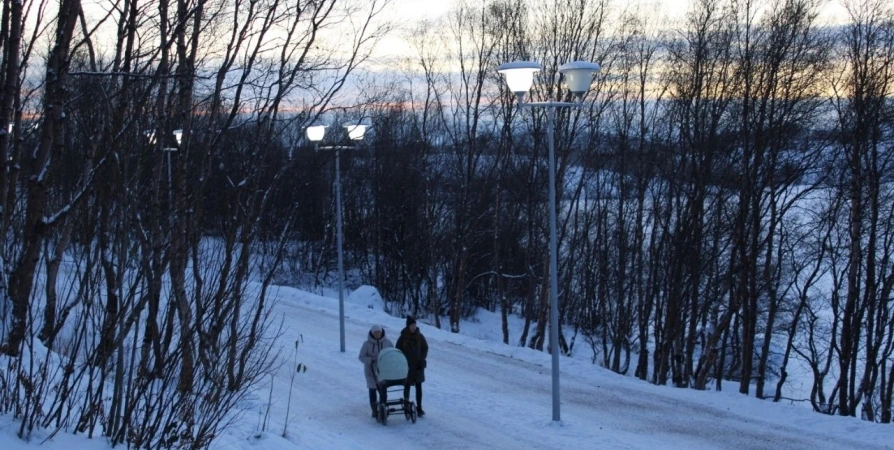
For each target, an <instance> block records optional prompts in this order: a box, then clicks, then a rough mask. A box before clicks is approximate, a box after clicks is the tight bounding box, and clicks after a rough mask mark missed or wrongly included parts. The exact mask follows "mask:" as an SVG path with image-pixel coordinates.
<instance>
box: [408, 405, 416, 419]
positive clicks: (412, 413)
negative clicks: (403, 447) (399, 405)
mask: <svg viewBox="0 0 894 450" xmlns="http://www.w3.org/2000/svg"><path fill="white" fill-rule="evenodd" d="M407 410H408V411H409V415H410V417H409V419H410V421H411V422H413V423H416V404H415V403H413V402H410V404H409V405H408V407H407Z"/></svg>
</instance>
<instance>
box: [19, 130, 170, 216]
mask: <svg viewBox="0 0 894 450" xmlns="http://www.w3.org/2000/svg"><path fill="white" fill-rule="evenodd" d="M10 126H12V125H10ZM145 134H146V137H147V138H149V143H150V144H153V145H154V144H155V132H154V131H146V132H145ZM172 134H173V135H174V139H176V140H177V145H178V146H179V145H180V141H181V139H183V130H180V129H177V130H174V131H173V132H172ZM164 143H165V141H164V140H162V145H164ZM161 151H163V152H165V156H166V157H167V160H168V204H169V205H170V204H171V202H173V201H174V180H173V179H172V178H171V152H176V151H177V147H162V149H161Z"/></svg>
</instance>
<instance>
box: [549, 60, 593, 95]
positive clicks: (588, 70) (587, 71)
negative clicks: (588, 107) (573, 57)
mask: <svg viewBox="0 0 894 450" xmlns="http://www.w3.org/2000/svg"><path fill="white" fill-rule="evenodd" d="M598 70H599V64H596V63H591V62H587V61H572V62H570V63H565V64H562V65H561V66H559V73H561V74H562V75H565V84H566V85H567V86H568V90H569V91H571V93H572V94H574V96H575V97H577V99H578V100H582V99H583V98H584V95H585V94H586V93H587V91H589V90H590V83H592V82H593V74H594V73H596V71H598Z"/></svg>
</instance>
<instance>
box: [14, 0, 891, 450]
mask: <svg viewBox="0 0 894 450" xmlns="http://www.w3.org/2000/svg"><path fill="white" fill-rule="evenodd" d="M824 4H825V3H824V2H821V1H819V0H694V1H693V2H691V4H690V5H689V9H688V10H687V11H686V13H685V15H684V16H683V17H684V18H683V19H681V20H680V21H679V22H673V23H669V22H668V21H666V20H664V18H663V17H661V16H660V15H658V14H656V13H655V12H654V10H652V9H651V8H648V7H644V6H641V5H640V6H637V4H634V3H630V4H625V3H624V2H623V1H609V0H555V1H550V2H545V1H536V0H484V1H471V0H465V1H460V2H457V4H456V6H455V7H454V8H453V9H451V10H450V11H449V12H448V13H447V14H445V15H444V16H443V17H440V18H439V19H438V20H433V21H425V22H419V23H399V20H397V19H396V18H395V15H394V14H393V11H392V9H391V8H392V7H394V5H393V4H392V2H391V1H389V0H290V1H286V0H249V1H245V0H177V1H175V2H171V1H169V0H153V1H139V0H103V1H99V2H92V3H89V4H88V2H82V1H81V0H60V1H59V2H58V3H52V2H47V1H45V0H4V2H3V9H2V21H0V37H2V38H0V51H2V52H0V58H2V60H0V123H8V124H9V126H8V128H7V127H6V126H4V127H3V129H2V130H0V148H3V149H5V151H6V157H4V158H0V159H2V162H0V164H2V168H0V227H2V233H3V234H4V239H3V240H2V241H0V355H2V357H0V413H3V414H11V415H13V416H15V417H16V418H17V419H19V420H20V422H18V423H20V429H19V431H18V432H19V435H20V437H23V438H24V437H25V436H28V435H29V434H30V433H31V432H32V431H33V430H34V429H36V428H45V429H50V430H59V429H62V428H71V429H75V430H76V431H77V432H80V433H84V434H89V435H91V436H92V435H93V434H101V435H102V436H106V437H107V438H108V439H109V442H110V443H111V444H112V445H113V446H114V445H117V444H126V445H128V446H130V447H135V448H205V447H207V445H208V444H209V443H210V441H211V440H212V439H213V438H214V436H215V435H216V434H217V433H218V432H219V430H220V429H221V428H222V427H225V426H226V423H227V420H230V418H229V417H228V415H227V412H228V411H229V410H230V409H231V408H232V406H233V405H234V404H236V403H237V402H239V401H240V399H242V398H244V396H245V395H246V393H247V392H250V391H251V390H252V389H253V388H254V387H256V386H257V384H258V383H259V381H260V380H261V379H262V378H263V377H264V376H265V374H267V373H269V371H270V370H272V368H273V367H274V366H275V365H276V364H277V361H278V358H279V357H280V355H278V354H277V352H276V350H275V349H274V347H273V346H271V345H269V344H270V342H272V340H274V339H275V337H276V335H277V332H278V327H280V326H281V324H280V323H279V322H278V321H277V319H276V317H274V316H273V315H271V313H270V305H269V303H268V302H267V300H268V299H267V294H266V289H267V288H268V287H270V286H274V285H290V284H291V285H294V286H296V287H302V288H315V287H319V286H333V285H335V284H336V282H337V278H338V273H337V271H336V268H337V256H338V252H337V247H336V238H337V236H336V224H335V218H336V202H335V198H336V197H335V186H334V180H335V173H334V164H335V160H334V156H335V153H334V152H329V151H324V150H321V149H320V147H315V146H314V145H313V143H311V142H310V141H309V140H308V139H306V137H305V134H304V133H305V129H306V128H307V127H308V126H310V125H314V124H325V125H327V126H329V132H327V138H326V140H325V141H324V143H325V144H327V145H329V146H346V145H350V146H351V147H353V148H350V149H345V150H342V151H340V152H338V154H339V158H340V159H339V163H340V173H341V177H340V189H341V191H342V208H343V222H344V260H345V261H344V265H345V269H346V271H347V280H346V283H347V288H348V289H356V288H357V287H359V286H360V285H371V286H374V287H375V288H376V289H378V291H379V292H380V293H381V295H382V297H383V298H384V299H386V301H387V302H388V307H389V308H390V309H391V311H392V313H393V314H394V315H403V314H415V315H416V316H417V317H419V318H420V320H425V321H426V322H428V323H431V324H433V325H435V326H437V327H439V328H445V329H449V330H451V331H453V332H460V329H461V326H462V322H463V321H464V320H474V316H475V313H476V311H479V310H481V309H486V310H489V311H493V312H498V313H499V314H501V316H502V317H503V322H502V323H503V328H502V335H503V342H504V343H506V344H507V345H516V346H527V347H531V348H535V349H539V350H543V351H547V352H549V351H550V350H551V349H550V348H549V345H548V344H547V339H546V334H547V331H548V326H547V325H548V320H547V319H548V314H549V285H550V280H549V263H548V262H549V249H548V246H547V242H548V240H549V238H548V237H549V230H548V223H547V217H548V216H549V210H548V208H549V203H548V202H547V191H548V183H549V182H548V177H547V173H548V169H547V158H546V151H547V134H548V130H547V115H546V114H547V113H546V110H543V109H537V108H524V107H520V106H519V105H518V103H517V100H516V96H515V94H514V93H512V92H510V91H509V90H508V88H507V87H506V84H505V81H504V80H503V78H502V76H501V75H500V74H499V73H498V72H497V70H496V68H497V66H499V65H500V64H502V63H504V62H509V61H517V60H523V61H537V62H540V63H541V64H542V65H543V70H542V71H541V72H540V73H539V74H537V76H536V77H535V84H534V87H533V89H532V91H531V92H530V94H529V97H530V99H531V100H533V101H544V100H558V101H575V100H574V98H573V96H572V95H571V94H570V93H569V92H568V90H567V89H565V87H564V84H563V80H562V77H561V76H560V74H559V72H558V68H559V66H560V65H562V64H564V63H566V62H569V61H578V60H583V61H592V62H596V63H598V64H599V65H600V66H601V70H600V71H598V72H597V73H596V74H595V76H594V78H593V81H592V84H591V89H590V91H589V93H588V94H587V95H586V96H585V97H584V98H583V100H582V104H581V107H579V108H568V109H559V110H558V111H557V122H556V128H555V149H556V171H557V182H556V183H557V186H556V188H557V192H558V202H557V207H556V213H557V215H558V277H557V280H556V281H557V284H558V290H559V295H558V302H559V322H560V342H559V347H560V348H559V349H558V351H560V352H561V353H562V354H565V355H570V354H572V353H574V352H580V351H588V352H591V353H592V354H591V355H589V356H590V358H591V360H592V362H593V364H597V365H600V366H603V367H606V368H608V369H610V370H612V371H614V372H617V373H619V374H625V375H630V376H634V377H637V378H640V379H642V380H645V381H647V382H649V383H654V384H658V385H670V386H673V387H677V388H690V389H698V390H705V389H717V390H720V389H723V388H726V389H737V390H738V392H740V393H742V394H744V395H748V396H754V397H757V398H761V399H766V400H767V401H783V400H784V401H793V402H805V403H809V405H810V406H811V407H812V408H813V409H814V410H815V411H817V412H818V413H823V414H830V415H842V416H855V417H860V418H862V419H863V420H867V421H873V422H879V423H884V424H890V423H891V421H892V413H894V407H892V397H894V293H892V290H894V261H892V258H894V7H892V5H891V4H890V2H889V1H887V0H846V1H845V2H844V3H842V5H843V11H846V16H845V17H839V18H838V19H839V20H840V23H828V19H823V18H821V14H820V12H821V10H822V8H823V6H824ZM396 37H399V38H400V39H401V40H402V42H405V43H406V45H405V48H403V50H404V51H402V52H400V53H399V54H392V55H389V56H381V55H382V53H381V52H382V48H383V47H384V46H386V45H385V43H387V42H393V41H390V40H391V39H395V38H396ZM392 45H393V44H392ZM356 123H364V124H367V125H369V127H370V128H369V131H368V132H367V135H366V136H365V138H364V139H363V140H362V141H350V140H349V139H348V138H347V135H346V134H345V131H344V130H343V128H342V125H344V124H356ZM510 316H519V317H522V318H523V319H524V321H525V322H524V323H525V326H524V330H523V332H522V333H521V335H511V334H510V330H509V327H508V318H509V317H510ZM585 344H586V345H585ZM582 349H583V350H582ZM590 349H592V351H591V350H590ZM796 361H797V362H798V363H799V364H802V365H806V366H807V367H809V368H810V372H811V379H808V380H806V382H807V383H808V385H810V384H812V388H811V389H810V392H809V395H807V396H802V397H798V398H793V397H792V396H791V394H790V390H789V389H787V386H788V385H787V383H788V382H790V381H791V380H790V379H789V375H788V374H789V368H790V367H791V366H792V365H793V364H795V362H796Z"/></svg>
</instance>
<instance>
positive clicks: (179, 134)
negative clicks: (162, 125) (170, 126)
mask: <svg viewBox="0 0 894 450" xmlns="http://www.w3.org/2000/svg"><path fill="white" fill-rule="evenodd" d="M171 134H173V135H174V139H176V140H177V145H178V146H179V145H180V141H181V140H182V139H183V130H180V129H177V130H174V131H173V132H171ZM146 137H148V138H149V143H150V144H152V145H155V132H154V131H147V132H146ZM165 143H166V140H164V139H163V140H162V145H165ZM161 151H163V152H165V155H166V156H167V160H168V204H169V205H170V204H172V202H173V201H174V180H173V179H172V178H171V152H176V151H177V147H167V146H165V147H162V149H161Z"/></svg>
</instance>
